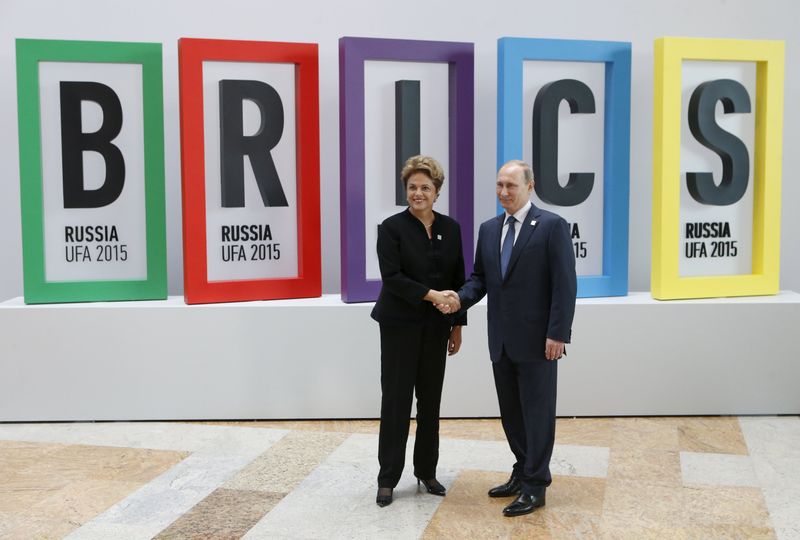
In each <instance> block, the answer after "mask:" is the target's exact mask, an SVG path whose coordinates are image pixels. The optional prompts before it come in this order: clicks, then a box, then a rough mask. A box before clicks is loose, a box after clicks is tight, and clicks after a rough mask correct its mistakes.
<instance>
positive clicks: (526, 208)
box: [500, 201, 531, 251]
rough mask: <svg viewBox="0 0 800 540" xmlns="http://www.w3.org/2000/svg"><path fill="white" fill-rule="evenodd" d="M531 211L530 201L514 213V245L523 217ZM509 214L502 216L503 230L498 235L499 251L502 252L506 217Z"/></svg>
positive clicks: (506, 222)
mask: <svg viewBox="0 0 800 540" xmlns="http://www.w3.org/2000/svg"><path fill="white" fill-rule="evenodd" d="M530 209H531V201H528V202H527V203H525V206H523V207H522V208H520V209H519V210H517V211H516V212H515V213H514V219H516V220H517V222H516V223H515V224H514V243H515V244H516V243H517V238H519V231H520V230H521V229H522V228H521V225H522V223H523V222H524V221H525V217H526V216H527V215H528V212H530ZM509 215H510V214H509V213H508V212H506V213H505V216H503V230H502V231H501V233H500V251H502V250H503V240H505V239H506V233H507V232H508V216H509Z"/></svg>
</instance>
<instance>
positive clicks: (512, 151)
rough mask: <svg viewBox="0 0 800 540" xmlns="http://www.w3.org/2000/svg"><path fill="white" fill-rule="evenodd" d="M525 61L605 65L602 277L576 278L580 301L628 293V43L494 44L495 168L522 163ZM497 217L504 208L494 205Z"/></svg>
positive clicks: (517, 41) (540, 41)
mask: <svg viewBox="0 0 800 540" xmlns="http://www.w3.org/2000/svg"><path fill="white" fill-rule="evenodd" d="M525 60H551V61H562V62H603V63H604V64H605V75H606V80H605V84H606V87H605V126H604V133H605V148H604V149H603V178H604V181H603V194H604V198H603V273H602V274H601V275H595V276H578V297H580V298H588V297H596V296H625V295H627V294H628V217H629V216H628V214H629V208H628V197H629V192H630V141H631V134H630V124H631V122H630V116H631V44H630V43H629V42H620V41H583V40H567V39H532V38H511V37H504V38H500V39H498V40H497V167H498V168H500V166H502V165H503V163H505V162H506V161H508V160H510V159H522V156H523V153H522V119H523V118H524V114H523V110H522V66H523V62H524V61H525ZM497 208H498V213H500V212H502V208H501V207H500V206H499V204H498V207H497Z"/></svg>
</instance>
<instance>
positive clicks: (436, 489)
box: [417, 477, 447, 497]
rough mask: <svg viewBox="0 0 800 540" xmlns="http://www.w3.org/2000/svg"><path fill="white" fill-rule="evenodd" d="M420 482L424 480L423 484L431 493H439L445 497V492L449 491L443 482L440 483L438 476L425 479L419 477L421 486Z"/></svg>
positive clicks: (418, 480)
mask: <svg viewBox="0 0 800 540" xmlns="http://www.w3.org/2000/svg"><path fill="white" fill-rule="evenodd" d="M420 482H422V485H423V486H425V489H426V490H427V491H428V493H430V494H431V495H439V496H440V497H444V496H445V494H446V493H447V490H446V489H445V487H444V486H443V485H442V484H440V483H439V481H438V480H437V479H436V478H431V479H429V480H423V479H422V478H420V477H417V486H419V483H420Z"/></svg>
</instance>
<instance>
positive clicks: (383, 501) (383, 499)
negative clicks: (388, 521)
mask: <svg viewBox="0 0 800 540" xmlns="http://www.w3.org/2000/svg"><path fill="white" fill-rule="evenodd" d="M392 491H393V489H392V488H387V487H379V488H378V496H377V497H375V503H376V504H377V505H378V506H380V507H381V508H383V507H384V506H389V505H390V504H392Z"/></svg>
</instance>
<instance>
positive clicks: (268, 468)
mask: <svg viewBox="0 0 800 540" xmlns="http://www.w3.org/2000/svg"><path fill="white" fill-rule="evenodd" d="M377 428H378V425H377V422H374V421H292V422H201V423H184V422H170V423H85V424H84V423H68V424H0V538H3V539H6V538H9V539H13V538H20V539H26V540H27V539H31V538H64V537H66V538H76V539H103V540H106V539H116V538H132V539H135V538H159V539H183V538H187V539H188V538H192V539H228V538H230V539H234V538H278V539H280V538H300V539H312V538H314V539H316V538H325V539H328V538H425V539H435V538H610V539H614V538H624V539H627V538H630V539H642V538H669V539H674V538H691V539H694V538H697V539H701V538H702V539H705V538H712V539H713V538H720V539H722V538H726V539H727V538H748V539H749V538H777V539H781V540H784V539H785V540H790V539H800V418H798V417H796V416H786V417H740V418H736V417H689V418H583V419H559V421H558V427H557V440H556V448H555V451H554V455H553V460H552V463H551V469H552V471H553V474H554V481H553V485H552V486H551V487H550V489H549V490H548V493H547V506H546V507H544V508H542V509H540V510H537V511H536V512H534V513H533V514H530V515H527V516H522V517H517V518H504V517H503V516H502V514H501V510H502V508H503V506H504V504H506V503H507V502H509V501H508V500H497V499H490V498H489V497H487V496H486V491H487V489H488V488H490V487H491V486H493V485H496V484H499V483H502V482H503V481H505V480H506V478H507V475H508V472H509V470H510V466H511V463H512V457H511V454H510V452H509V451H508V448H507V446H506V444H505V440H504V437H503V433H502V429H501V427H500V424H499V421H497V420H491V419H490V420H444V421H442V427H441V436H442V442H441V458H440V464H439V469H438V477H439V479H440V480H441V481H442V483H443V484H445V485H446V486H447V487H448V494H447V496H446V497H444V498H441V497H435V496H431V495H428V494H426V493H424V492H422V491H420V490H418V489H417V486H416V483H415V482H414V481H413V480H414V479H413V477H412V475H411V471H410V467H407V469H408V470H407V471H406V474H405V475H404V476H403V479H402V480H401V482H400V484H399V485H398V487H397V489H396V490H395V502H394V503H393V504H392V505H391V506H388V507H386V508H378V507H377V506H376V505H375V502H374V498H375V489H376V487H375V476H376V473H377V463H376V457H375V453H376V449H377ZM412 434H413V425H412ZM412 443H413V438H412V439H411V440H410V441H409V448H411V447H412ZM410 461H411V457H410V455H409V458H408V463H410Z"/></svg>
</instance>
